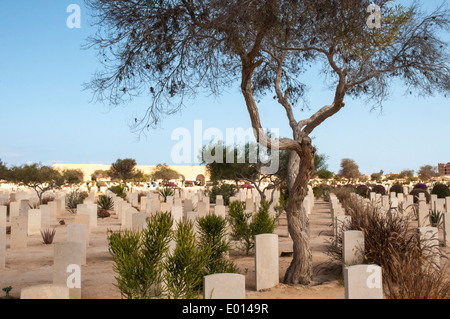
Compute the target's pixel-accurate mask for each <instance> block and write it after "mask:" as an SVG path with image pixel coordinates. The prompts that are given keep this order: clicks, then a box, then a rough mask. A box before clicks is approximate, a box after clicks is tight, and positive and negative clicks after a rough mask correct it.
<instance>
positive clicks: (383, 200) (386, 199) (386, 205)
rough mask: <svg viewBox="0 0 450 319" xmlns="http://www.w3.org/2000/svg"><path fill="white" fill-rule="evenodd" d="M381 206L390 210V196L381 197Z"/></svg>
mask: <svg viewBox="0 0 450 319" xmlns="http://www.w3.org/2000/svg"><path fill="white" fill-rule="evenodd" d="M381 206H383V207H384V208H389V196H388V195H383V196H381Z"/></svg>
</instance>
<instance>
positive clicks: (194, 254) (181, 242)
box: [165, 222, 212, 299]
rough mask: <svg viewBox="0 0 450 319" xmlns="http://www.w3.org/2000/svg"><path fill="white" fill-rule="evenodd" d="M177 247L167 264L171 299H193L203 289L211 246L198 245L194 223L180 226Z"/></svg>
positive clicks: (168, 288) (176, 239)
mask: <svg viewBox="0 0 450 319" xmlns="http://www.w3.org/2000/svg"><path fill="white" fill-rule="evenodd" d="M175 241H176V247H175V250H174V251H173V253H172V254H169V255H168V257H167V260H166V262H165V270H166V272H167V290H168V297H169V298H175V299H179V298H185V299H192V298H196V297H198V296H199V294H200V293H201V291H202V288H203V277H204V276H205V275H206V274H207V272H206V268H207V266H208V265H209V264H210V262H211V256H212V247H211V245H203V246H200V245H197V240H196V236H195V233H194V225H193V223H192V222H181V223H179V224H178V228H177V232H176V235H175Z"/></svg>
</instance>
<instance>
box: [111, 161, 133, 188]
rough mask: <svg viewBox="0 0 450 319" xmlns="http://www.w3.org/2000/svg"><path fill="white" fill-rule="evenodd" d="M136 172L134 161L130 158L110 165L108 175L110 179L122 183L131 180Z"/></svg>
mask: <svg viewBox="0 0 450 319" xmlns="http://www.w3.org/2000/svg"><path fill="white" fill-rule="evenodd" d="M136 174H138V172H137V171H136V160H134V159H132V158H126V159H118V160H117V161H115V162H114V163H112V164H111V168H110V170H109V175H110V177H111V178H112V179H118V180H120V181H122V182H123V183H126V182H127V180H131V179H133V178H134V177H135V176H136Z"/></svg>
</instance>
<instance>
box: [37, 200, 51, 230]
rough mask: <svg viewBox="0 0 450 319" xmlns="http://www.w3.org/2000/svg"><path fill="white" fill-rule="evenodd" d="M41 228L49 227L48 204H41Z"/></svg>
mask: <svg viewBox="0 0 450 319" xmlns="http://www.w3.org/2000/svg"><path fill="white" fill-rule="evenodd" d="M39 208H40V210H41V228H42V229H44V228H49V227H50V206H48V205H41V206H40V207H39Z"/></svg>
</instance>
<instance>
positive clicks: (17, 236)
mask: <svg viewBox="0 0 450 319" xmlns="http://www.w3.org/2000/svg"><path fill="white" fill-rule="evenodd" d="M27 233H28V217H27V216H14V217H12V218H11V244H10V247H11V249H21V248H27Z"/></svg>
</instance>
